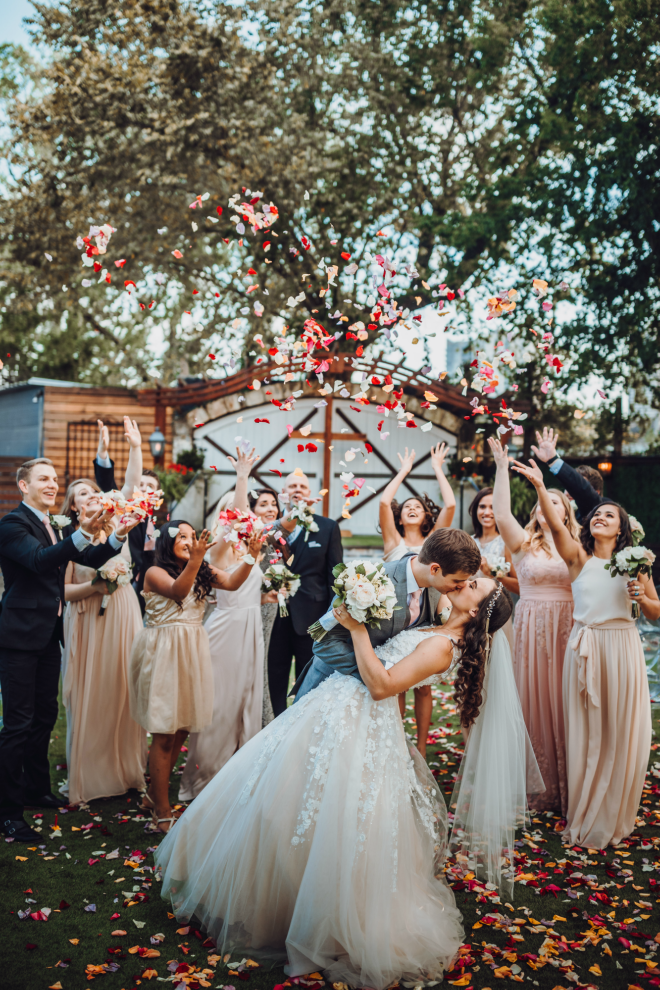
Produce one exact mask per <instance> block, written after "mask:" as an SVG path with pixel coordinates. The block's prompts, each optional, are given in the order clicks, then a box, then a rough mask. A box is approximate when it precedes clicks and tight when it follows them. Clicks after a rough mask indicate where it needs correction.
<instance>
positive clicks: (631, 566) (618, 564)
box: [605, 546, 655, 619]
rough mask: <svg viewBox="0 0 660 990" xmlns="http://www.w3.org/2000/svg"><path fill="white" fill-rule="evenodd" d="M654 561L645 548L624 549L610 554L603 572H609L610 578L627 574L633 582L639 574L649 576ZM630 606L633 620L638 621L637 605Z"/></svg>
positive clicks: (651, 554)
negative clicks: (610, 556)
mask: <svg viewBox="0 0 660 990" xmlns="http://www.w3.org/2000/svg"><path fill="white" fill-rule="evenodd" d="M654 560H655V554H654V553H653V551H652V550H649V549H648V548H647V547H642V546H633V547H626V548H625V550H619V552H618V553H613V554H612V558H611V560H610V562H609V563H608V564H605V570H606V571H609V572H610V577H616V576H617V575H618V574H621V575H626V574H627V575H628V577H629V578H630V579H631V580H632V581H634V580H636V578H637V577H639V575H640V574H646V575H647V576H649V577H650V576H651V573H652V569H653V562H654ZM632 606H633V607H632V614H633V619H638V618H639V605H638V604H637V602H633V603H632Z"/></svg>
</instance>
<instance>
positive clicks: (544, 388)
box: [541, 378, 550, 395]
mask: <svg viewBox="0 0 660 990" xmlns="http://www.w3.org/2000/svg"><path fill="white" fill-rule="evenodd" d="M549 388H550V380H549V379H548V378H546V379H545V380H544V382H543V384H542V385H541V391H542V392H543V394H544V395H547V393H548V389H549Z"/></svg>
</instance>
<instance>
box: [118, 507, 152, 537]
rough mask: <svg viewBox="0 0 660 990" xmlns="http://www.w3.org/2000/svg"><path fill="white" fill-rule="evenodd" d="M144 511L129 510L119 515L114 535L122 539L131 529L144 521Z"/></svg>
mask: <svg viewBox="0 0 660 990" xmlns="http://www.w3.org/2000/svg"><path fill="white" fill-rule="evenodd" d="M144 518H145V517H144V513H142V512H131V513H130V514H127V515H124V516H122V517H121V519H120V520H119V522H118V523H117V528H116V529H115V536H116V537H118V538H119V539H120V540H123V539H124V537H125V536H128V534H129V533H130V531H131V530H132V529H135V527H136V526H139V525H140V523H141V522H144Z"/></svg>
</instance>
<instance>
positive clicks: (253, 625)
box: [179, 565, 264, 801]
mask: <svg viewBox="0 0 660 990" xmlns="http://www.w3.org/2000/svg"><path fill="white" fill-rule="evenodd" d="M235 566H238V565H235ZM229 570H230V571H231V570H233V568H229ZM261 579H262V573H261V569H260V568H259V567H256V566H255V567H253V568H252V570H251V571H250V576H249V577H248V578H247V580H246V581H245V582H244V583H243V584H242V585H241V587H240V588H238V589H237V590H236V591H221V590H220V589H217V590H216V600H217V607H216V609H215V611H214V612H213V613H212V614H211V617H210V619H209V620H208V622H207V623H206V626H205V627H204V628H205V629H206V631H207V633H208V636H209V646H210V651H211V667H212V669H213V681H214V686H215V693H214V702H213V720H212V722H211V724H210V725H209V726H207V728H205V729H204V730H203V731H201V732H195V733H193V734H192V735H191V736H190V739H189V740H188V759H187V760H186V767H185V770H184V771H183V776H182V777H181V787H180V790H179V801H191V800H192V799H193V798H195V797H197V795H198V794H199V793H200V792H201V791H202V790H203V789H204V788H205V787H206V785H207V784H208V782H209V781H210V780H211V778H212V777H215V775H216V773H217V772H218V770H221V769H222V767H223V766H224V765H225V763H226V762H227V760H229V759H230V758H231V757H232V756H233V755H234V753H235V752H236V750H237V749H240V747H241V746H244V745H245V743H246V742H247V741H248V739H251V738H252V736H255V735H256V734H257V732H260V731H261V724H262V708H263V696H264V634H263V625H262V622H261Z"/></svg>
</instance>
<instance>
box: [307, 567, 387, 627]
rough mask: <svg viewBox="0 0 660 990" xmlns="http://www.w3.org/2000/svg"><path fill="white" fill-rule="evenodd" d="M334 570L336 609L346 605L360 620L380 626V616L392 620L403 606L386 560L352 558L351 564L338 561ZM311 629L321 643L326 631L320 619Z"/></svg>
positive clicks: (354, 616) (369, 624)
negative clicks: (387, 570)
mask: <svg viewBox="0 0 660 990" xmlns="http://www.w3.org/2000/svg"><path fill="white" fill-rule="evenodd" d="M332 573H333V574H334V577H335V583H334V584H333V586H332V590H333V591H334V593H335V596H336V597H335V599H334V600H333V602H332V606H333V608H337V606H338V605H345V606H346V608H347V609H348V611H349V613H350V614H351V615H352V616H353V618H354V619H355V620H356V621H357V622H364V624H365V625H366V626H378V627H379V628H380V619H391V618H392V614H393V612H394V610H395V608H399V606H398V605H397V603H396V592H395V590H394V585H393V584H392V582H391V581H390V579H389V578H388V576H387V574H386V573H385V569H384V567H383V563H382V561H377V562H375V561H373V560H351V561H350V563H348V564H335V566H334V567H333V568H332ZM307 632H308V633H309V634H310V636H311V637H312V639H314V640H316V641H317V642H318V641H319V640H321V639H323V637H324V636H325V634H326V630H325V629H324V628H323V626H322V625H321V623H320V622H315V623H314V624H313V625H311V626H310V627H309V629H308V630H307Z"/></svg>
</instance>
